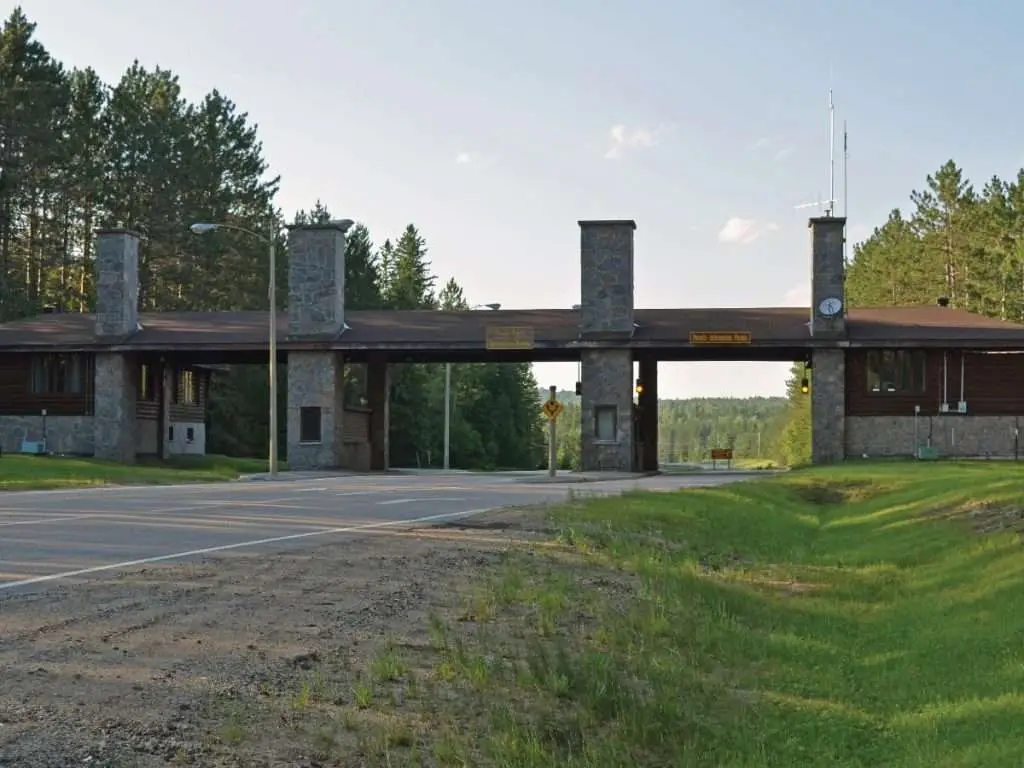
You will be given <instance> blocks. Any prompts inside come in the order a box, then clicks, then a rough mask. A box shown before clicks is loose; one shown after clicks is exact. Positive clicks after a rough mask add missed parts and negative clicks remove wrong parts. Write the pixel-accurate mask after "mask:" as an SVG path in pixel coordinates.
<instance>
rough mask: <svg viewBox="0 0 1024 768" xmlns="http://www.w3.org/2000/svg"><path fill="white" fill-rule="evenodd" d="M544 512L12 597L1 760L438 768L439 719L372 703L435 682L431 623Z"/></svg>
mask: <svg viewBox="0 0 1024 768" xmlns="http://www.w3.org/2000/svg"><path fill="white" fill-rule="evenodd" d="M543 521H544V512H543V510H540V509H536V510H525V509H516V510H501V511H496V512H492V513H488V514H485V515H481V516H479V517H474V518H472V519H471V520H463V521H459V522H456V523H452V524H449V525H447V526H441V527H434V528H424V529H416V530H406V531H396V530H389V531H381V532H375V533H373V534H366V535H359V536H352V537H345V538H339V539H337V540H335V541H332V542H329V543H325V544H323V545H320V546H319V547H316V548H309V549H304V550H302V551H295V552H285V553H278V554H275V555H272V556H267V555H255V554H239V555H231V556H227V557H221V558H216V559H209V560H206V561H203V562H199V563H195V564H179V565H172V566H162V567H150V568H140V569H135V570H131V571H127V572H125V573H121V574H116V575H113V576H111V577H110V578H104V579H101V580H96V581H92V582H87V583H83V584H78V585H72V586H60V587H55V588H53V589H51V590H48V591H46V592H41V593H34V594H28V595H20V596H19V595H10V596H0V673H2V681H3V682H2V684H0V766H17V767H18V768H36V767H37V766H38V767H42V766H46V767H48V768H49V767H53V766H73V765H74V766H81V765H89V766H111V767H114V766H116V767H117V768H121V767H122V766H133V767H134V766H141V767H144V768H148V767H149V766H167V765H188V766H254V767H258V766H321V765H323V766H326V765H344V766H348V765H352V766H361V765H378V764H379V765H402V764H410V765H411V764H416V765H422V764H431V765H432V764H442V763H443V762H444V761H443V760H439V759H435V757H430V756H429V755H428V754H427V751H423V753H422V754H420V752H419V750H420V747H421V746H422V747H424V749H426V747H427V746H430V745H428V744H426V742H425V741H424V738H426V737H424V736H423V734H428V735H429V734H433V735H434V736H436V737H437V738H441V736H439V734H442V731H443V728H442V724H440V723H439V722H433V723H431V722H428V721H427V720H429V717H428V716H426V715H423V714H422V711H420V714H417V715H416V716H415V717H416V718H419V723H418V725H417V721H416V720H410V719H409V718H404V719H403V720H401V722H399V721H397V720H393V719H389V715H388V714H387V708H382V707H372V706H370V704H369V701H368V699H369V698H371V697H374V696H376V697H378V698H379V697H381V696H382V695H385V693H386V695H387V696H388V697H390V703H391V705H392V709H393V708H394V706H400V705H401V702H402V698H403V696H405V695H406V687H405V686H406V684H408V685H413V684H415V683H416V681H417V680H419V681H420V685H421V686H422V685H429V684H430V679H431V677H432V675H431V673H430V669H431V663H432V662H430V660H429V659H428V658H427V656H428V655H429V651H430V649H431V644H430V634H431V631H432V627H433V628H434V629H436V627H437V626H438V622H448V621H452V622H455V621H458V620H459V617H460V615H462V614H464V612H465V605H466V595H467V589H468V588H470V587H471V586H472V585H474V584H476V583H478V582H479V581H480V580H481V579H483V578H486V576H485V573H486V572H487V571H488V570H489V569H493V568H494V567H496V566H498V565H499V564H500V563H501V562H502V560H503V558H505V557H506V556H507V555H508V553H509V551H510V550H516V551H519V552H526V551H528V550H530V549H531V548H532V547H533V545H535V544H539V543H540V542H541V541H542V540H545V539H548V538H550V535H549V534H548V533H545V532H544V530H543ZM420 657H422V660H421V661H417V659H419V658H420ZM389 664H390V665H391V667H392V668H390V669H389ZM410 666H411V667H413V668H414V669H413V672H411V673H410V672H409V671H408V669H407V668H408V667H410ZM399 667H401V668H399ZM417 667H421V668H422V670H423V672H422V674H415V671H416V669H415V668H417ZM371 675H372V677H371ZM399 679H401V680H404V681H406V683H403V685H390V686H386V687H385V686H384V683H385V682H386V681H388V680H399ZM424 717H427V720H424V719H423V718H424ZM439 717H440V715H439ZM442 735H443V734H442ZM430 738H433V737H430ZM396 745H397V746H396ZM391 749H395V750H396V752H395V754H390V750H391ZM403 749H404V752H403V754H405V757H403V758H402V760H408V762H401V761H399V762H396V760H397V759H398V758H397V757H396V755H397V753H398V752H401V751H403ZM436 754H438V753H437V752H436V750H435V751H432V752H430V755H436Z"/></svg>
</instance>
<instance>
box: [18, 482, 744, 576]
mask: <svg viewBox="0 0 1024 768" xmlns="http://www.w3.org/2000/svg"><path fill="white" fill-rule="evenodd" d="M737 479H740V478H739V477H737V476H736V475H732V476H726V475H722V474H719V475H714V474H710V473H709V474H698V473H687V474H680V475H662V476H658V477H651V478H642V479H629V480H609V481H603V482H593V483H585V484H569V483H562V482H555V483H544V482H536V481H531V480H532V479H531V478H528V477H523V476H516V475H503V474H467V473H451V474H394V475H373V476H371V475H367V476H351V475H350V476H327V477H303V478H287V479H280V480H277V481H270V480H263V481H254V482H233V483H216V484H209V485H208V484H202V485H180V486H148V487H132V488H123V487H122V488H97V489H86V490H67V491H63V490H62V491H27V492H13V493H12V492H6V493H5V492H0V596H2V595H4V594H11V593H12V592H15V591H17V592H23V591H27V590H31V589H34V588H46V587H51V586H54V585H55V582H65V581H69V580H79V579H82V578H87V577H101V576H102V575H103V574H105V573H111V572H114V571H117V570H121V569H124V568H127V567H131V566H135V565H145V564H147V563H160V562H167V561H174V560H185V559H188V558H198V557H202V556H204V555H211V554H216V553H220V552H225V553H226V552H235V551H253V550H262V551H280V550H283V549H286V548H291V547H295V546H302V545H308V544H311V543H315V542H318V541H320V540H323V539H325V538H327V537H338V536H343V535H345V534H349V533H357V532H359V531H365V530H372V529H374V528H384V527H394V526H402V525H408V524H421V525H422V524H430V523H438V522H443V521H444V520H450V519H457V518H459V517H466V516H470V515H472V514H475V513H479V512H483V511H486V510H489V509H495V508H499V507H506V506H513V505H521V504H531V503H539V502H545V501H558V500H561V499H564V498H565V497H566V496H567V494H568V493H569V489H574V490H575V491H576V492H583V493H587V494H591V493H619V492H622V491H624V490H629V489H632V488H636V487H641V488H644V489H650V490H672V489H675V488H680V487H690V486H700V485H718V484H721V483H725V482H735V481H736V480H737Z"/></svg>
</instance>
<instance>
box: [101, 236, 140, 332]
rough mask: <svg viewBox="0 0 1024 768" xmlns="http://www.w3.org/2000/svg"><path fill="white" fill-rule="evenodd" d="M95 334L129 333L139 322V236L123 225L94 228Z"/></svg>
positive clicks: (135, 328)
mask: <svg viewBox="0 0 1024 768" xmlns="http://www.w3.org/2000/svg"><path fill="white" fill-rule="evenodd" d="M94 268H95V277H96V335H97V336H98V337H100V339H102V340H113V339H120V338H123V337H125V336H130V335H132V334H133V333H135V331H136V330H137V329H138V323H139V236H138V235H137V234H135V233H134V232H129V231H128V230H124V229H101V230H97V232H96V259H95V262H94Z"/></svg>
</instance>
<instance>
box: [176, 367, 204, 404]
mask: <svg viewBox="0 0 1024 768" xmlns="http://www.w3.org/2000/svg"><path fill="white" fill-rule="evenodd" d="M174 402H175V404H176V405H199V377H198V376H196V372H195V371H193V370H192V369H191V368H182V369H180V370H179V371H178V375H177V376H176V377H175V382H174Z"/></svg>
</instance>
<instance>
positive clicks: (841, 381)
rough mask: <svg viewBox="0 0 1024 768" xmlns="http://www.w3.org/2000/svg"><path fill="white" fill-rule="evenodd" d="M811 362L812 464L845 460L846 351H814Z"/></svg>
mask: <svg viewBox="0 0 1024 768" xmlns="http://www.w3.org/2000/svg"><path fill="white" fill-rule="evenodd" d="M813 355H814V356H813V358H812V360H811V376H810V379H811V382H810V383H811V463H812V464H829V463H832V462H836V461H842V460H843V459H845V458H846V350H843V349H815V350H814V352H813Z"/></svg>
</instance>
